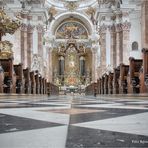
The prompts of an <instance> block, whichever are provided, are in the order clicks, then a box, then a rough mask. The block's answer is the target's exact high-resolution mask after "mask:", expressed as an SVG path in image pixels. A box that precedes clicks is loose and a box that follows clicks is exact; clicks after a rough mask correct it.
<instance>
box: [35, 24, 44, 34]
mask: <svg viewBox="0 0 148 148" xmlns="http://www.w3.org/2000/svg"><path fill="white" fill-rule="evenodd" d="M36 28H37V31H38V32H39V33H43V32H44V27H43V25H41V24H38V25H37V26H36Z"/></svg>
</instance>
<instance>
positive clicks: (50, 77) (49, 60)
mask: <svg viewBox="0 0 148 148" xmlns="http://www.w3.org/2000/svg"><path fill="white" fill-rule="evenodd" d="M47 78H48V81H49V82H52V80H53V68H52V50H51V49H50V48H49V51H48V77H47Z"/></svg>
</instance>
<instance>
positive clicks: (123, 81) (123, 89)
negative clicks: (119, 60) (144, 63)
mask: <svg viewBox="0 0 148 148" xmlns="http://www.w3.org/2000/svg"><path fill="white" fill-rule="evenodd" d="M128 72H129V65H124V64H120V77H119V93H120V94H127V93H128V91H127V90H128V87H127V76H128Z"/></svg>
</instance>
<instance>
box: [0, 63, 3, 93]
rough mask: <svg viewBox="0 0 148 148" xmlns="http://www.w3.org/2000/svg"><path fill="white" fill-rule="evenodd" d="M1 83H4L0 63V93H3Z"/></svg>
mask: <svg viewBox="0 0 148 148" xmlns="http://www.w3.org/2000/svg"><path fill="white" fill-rule="evenodd" d="M3 83H4V70H3V68H2V66H1V65H0V93H3Z"/></svg>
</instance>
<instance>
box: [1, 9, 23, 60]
mask: <svg viewBox="0 0 148 148" xmlns="http://www.w3.org/2000/svg"><path fill="white" fill-rule="evenodd" d="M19 27H20V21H19V20H18V19H16V20H14V19H10V18H9V17H8V16H7V15H6V13H5V12H4V10H3V9H2V8H0V59H8V58H12V57H13V52H12V46H13V45H12V44H11V43H10V42H9V41H1V39H2V36H3V35H5V34H6V33H9V34H14V32H15V31H16V30H17V29H18V28H19Z"/></svg>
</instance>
